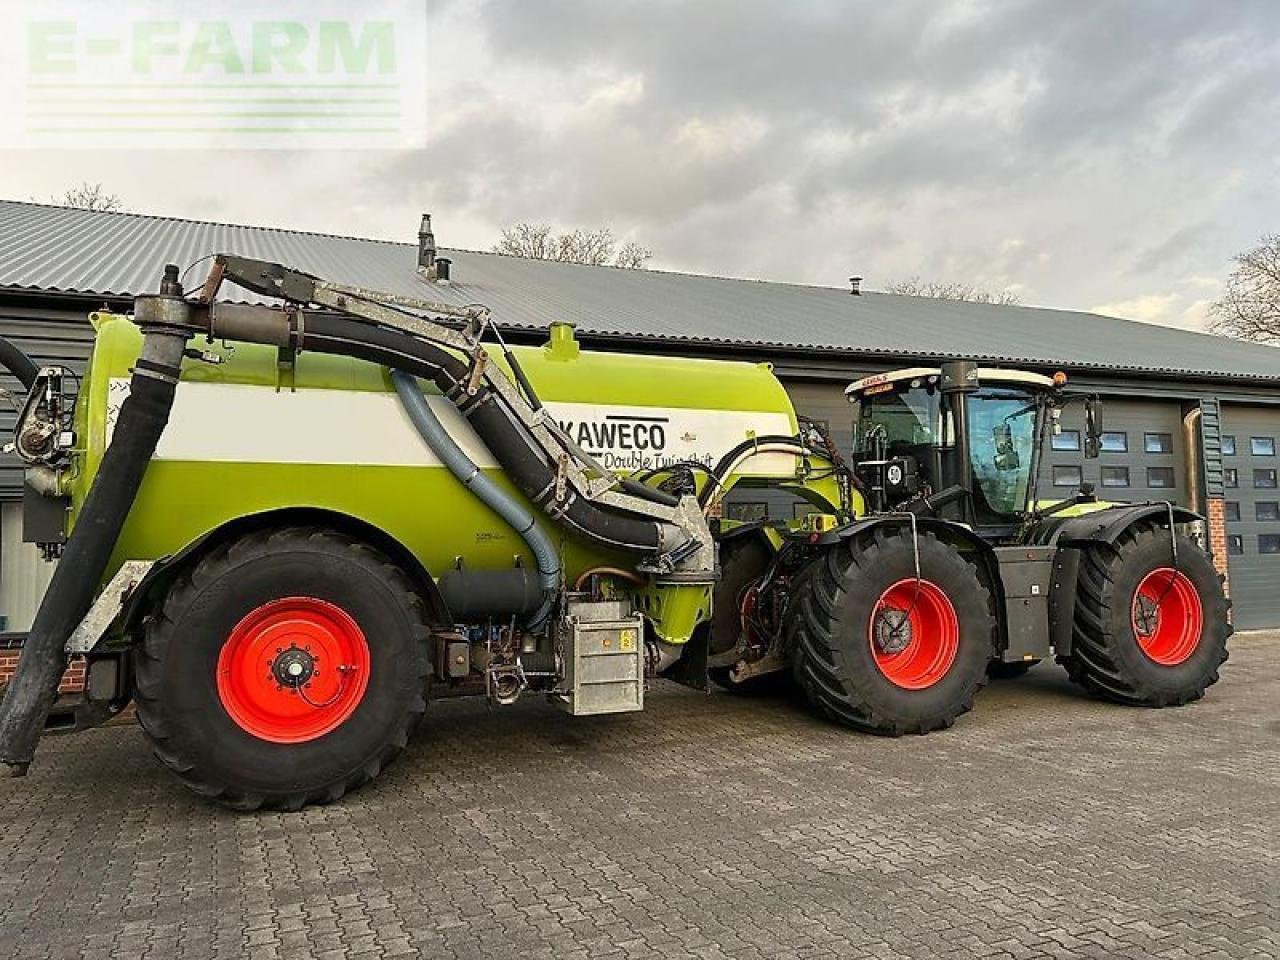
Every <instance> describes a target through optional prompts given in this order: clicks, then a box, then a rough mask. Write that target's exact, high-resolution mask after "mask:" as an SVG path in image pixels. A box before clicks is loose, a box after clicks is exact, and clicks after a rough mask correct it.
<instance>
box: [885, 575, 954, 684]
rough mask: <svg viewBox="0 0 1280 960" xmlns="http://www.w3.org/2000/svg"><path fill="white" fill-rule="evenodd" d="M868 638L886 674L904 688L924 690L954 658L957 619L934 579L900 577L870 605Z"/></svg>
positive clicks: (936, 681)
mask: <svg viewBox="0 0 1280 960" xmlns="http://www.w3.org/2000/svg"><path fill="white" fill-rule="evenodd" d="M867 639H868V642H869V643H870V644H871V653H872V655H873V656H874V657H875V661H876V666H877V667H879V669H880V672H881V673H882V674H884V676H885V679H887V680H888V681H889V682H890V683H892V684H894V685H896V686H899V687H902V688H903V689H905V690H925V689H927V688H929V687H932V686H933V685H934V684H936V683H938V682H939V681H940V680H941V679H942V678H943V677H945V676H946V675H947V672H948V671H949V670H950V669H951V665H952V664H953V663H955V660H956V651H957V650H959V649H960V620H959V618H958V617H957V616H956V608H955V607H954V606H953V605H952V603H951V600H950V599H949V598H948V597H947V595H946V594H945V593H943V592H942V589H941V588H940V587H938V586H937V585H936V584H933V583H930V582H929V581H928V580H920V581H917V580H915V579H914V578H912V579H909V580H899V581H898V582H897V583H895V584H894V585H893V586H891V587H890V588H889V589H888V590H886V591H885V592H884V593H882V594H880V599H879V600H877V601H876V605H875V607H874V608H872V611H871V620H870V622H869V623H868V624H867Z"/></svg>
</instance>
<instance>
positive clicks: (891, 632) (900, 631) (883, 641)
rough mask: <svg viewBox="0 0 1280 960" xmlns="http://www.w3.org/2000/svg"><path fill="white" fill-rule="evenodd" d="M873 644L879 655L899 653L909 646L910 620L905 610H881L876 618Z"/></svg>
mask: <svg viewBox="0 0 1280 960" xmlns="http://www.w3.org/2000/svg"><path fill="white" fill-rule="evenodd" d="M875 643H876V647H877V649H879V651H880V652H881V653H887V654H894V653H901V652H902V651H903V650H905V649H907V647H909V646H911V618H910V616H908V614H907V611H906V610H898V609H881V610H880V614H879V616H877V617H876V625H875Z"/></svg>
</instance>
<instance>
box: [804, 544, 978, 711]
mask: <svg viewBox="0 0 1280 960" xmlns="http://www.w3.org/2000/svg"><path fill="white" fill-rule="evenodd" d="M918 546H919V578H918V579H917V576H916V553H915V550H914V549H913V547H912V538H911V531H910V529H909V528H901V529H898V530H893V531H890V530H886V529H884V528H879V529H875V530H872V531H871V532H869V533H867V534H864V535H863V536H861V537H856V538H854V539H852V540H851V541H848V542H845V543H842V544H840V545H839V546H836V547H833V548H832V549H830V550H829V551H827V552H826V553H824V554H822V555H821V556H819V557H818V558H816V559H814V560H812V561H810V563H809V564H808V566H806V567H805V569H804V570H803V571H802V572H801V573H800V575H799V576H798V577H797V578H796V580H795V581H794V582H793V584H792V594H791V599H790V601H789V602H788V608H787V622H786V639H787V647H788V650H789V652H790V656H791V666H792V672H793V674H794V676H795V678H796V680H797V682H798V683H799V685H800V687H801V688H802V689H803V690H804V691H805V693H806V694H807V695H808V697H809V700H810V701H811V702H812V703H813V704H814V705H815V706H816V707H817V708H818V710H819V711H821V712H822V713H823V714H824V715H826V716H827V717H829V718H830V719H832V720H835V721H837V722H839V723H842V724H845V725H847V726H850V727H855V728H857V729H859V730H865V731H869V732H872V733H879V734H888V735H892V736H897V735H899V734H904V733H927V732H928V731H930V730H938V729H941V728H944V727H949V726H951V725H952V724H953V723H954V722H955V720H956V718H957V717H959V716H960V715H961V714H962V713H965V712H966V711H968V710H969V709H970V708H971V707H972V706H973V699H974V696H975V695H976V694H977V692H978V690H979V689H981V687H982V686H983V685H984V684H985V683H986V680H987V661H988V660H989V659H990V657H991V654H992V649H993V637H994V622H993V620H992V618H991V613H990V610H989V602H988V598H989V593H988V590H987V588H986V586H985V585H984V584H983V583H982V580H981V579H980V578H979V576H978V574H977V572H976V570H975V568H974V567H973V565H971V564H970V563H968V562H967V561H966V560H965V559H964V557H962V556H961V555H960V553H959V552H958V551H956V550H955V549H953V548H952V547H950V546H947V545H946V544H944V543H942V542H940V541H939V540H938V539H937V538H936V537H934V536H933V535H932V534H929V533H922V534H920V536H919V540H918Z"/></svg>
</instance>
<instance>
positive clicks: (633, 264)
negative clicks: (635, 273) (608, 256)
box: [613, 240, 653, 270]
mask: <svg viewBox="0 0 1280 960" xmlns="http://www.w3.org/2000/svg"><path fill="white" fill-rule="evenodd" d="M651 257H653V251H652V250H650V249H649V248H648V247H646V246H645V245H644V244H641V243H636V242H635V241H634V240H629V241H627V242H626V243H624V244H623V245H622V246H620V247H619V248H618V253H617V255H616V256H615V257H614V258H613V263H614V266H618V267H625V268H626V269H628V270H638V269H639V268H641V267H643V266H644V265H645V264H646V263H647V262H648V261H649V260H650V258H651Z"/></svg>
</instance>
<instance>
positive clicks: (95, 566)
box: [0, 328, 187, 776]
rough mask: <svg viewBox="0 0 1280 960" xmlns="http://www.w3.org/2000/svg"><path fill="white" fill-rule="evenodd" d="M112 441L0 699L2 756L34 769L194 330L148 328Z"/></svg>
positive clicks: (17, 770)
mask: <svg viewBox="0 0 1280 960" xmlns="http://www.w3.org/2000/svg"><path fill="white" fill-rule="evenodd" d="M144 333H145V337H144V338H143V341H142V356H141V357H140V358H139V360H138V362H137V365H136V366H135V367H134V371H133V377H132V379H131V380H130V381H129V391H130V392H129V396H128V398H127V399H126V400H125V402H124V406H123V407H122V408H121V410H120V418H119V420H118V421H117V422H116V430H115V435H114V439H113V440H112V442H111V446H109V447H107V452H106V453H105V454H104V455H103V458H102V464H101V465H100V466H99V468H98V474H97V476H96V477H95V478H94V481H93V487H92V488H91V489H90V490H89V496H88V497H87V498H85V502H84V506H83V507H82V508H81V511H80V516H79V518H78V519H77V520H76V525H75V529H74V530H73V531H72V533H71V537H70V539H68V540H67V545H66V549H65V550H64V551H63V554H62V559H61V560H60V561H59V562H58V566H57V569H55V570H54V573H53V579H52V580H50V581H49V588H48V590H46V591H45V595H44V600H43V602H41V604H40V610H39V612H37V613H36V619H35V623H33V624H32V626H31V631H30V632H29V633H28V634H27V640H26V643H25V644H24V645H23V648H22V656H21V658H20V659H19V660H18V668H17V671H16V672H15V673H14V675H13V680H12V682H11V683H10V684H9V688H8V690H7V691H6V692H5V696H4V701H3V703H0V762H2V763H5V764H7V765H8V766H9V767H10V768H11V770H12V772H13V774H14V775H15V776H22V775H23V774H25V773H26V771H27V766H28V765H29V764H30V763H31V759H32V757H33V756H34V755H35V749H36V743H37V742H38V741H39V739H40V734H41V733H43V732H44V723H45V720H46V719H47V718H48V716H49V710H50V708H51V707H52V706H53V701H54V698H55V697H56V696H57V693H58V682H59V680H60V679H61V678H62V672H63V670H65V669H66V665H67V656H66V653H65V652H64V648H65V645H66V641H67V637H69V636H70V635H71V631H72V630H74V629H75V628H76V626H77V625H78V624H79V623H80V621H81V620H82V619H84V616H85V614H86V613H88V612H89V607H90V605H91V604H92V603H93V598H94V595H95V594H96V593H97V591H98V586H99V584H100V582H101V580H102V574H103V571H104V570H106V567H107V560H108V559H109V558H110V556H111V551H112V550H114V549H115V545H116V540H117V539H119V536H120V530H121V528H122V527H123V526H124V522H125V519H126V518H127V517H128V516H129V510H130V508H131V507H132V506H133V501H134V498H135V497H136V496H137V493H138V487H139V486H141V484H142V477H143V474H144V473H145V472H146V469H147V465H148V463H150V461H151V455H152V454H153V453H155V449H156V444H157V443H158V442H159V440H160V434H161V433H162V432H163V431H164V428H165V424H166V423H168V421H169V411H170V409H171V408H172V407H173V393H174V388H175V386H176V385H177V379H178V368H179V366H180V364H181V363H182V351H183V348H184V347H185V346H186V342H187V334H186V333H178V332H175V331H174V330H173V329H172V328H161V329H159V330H157V329H151V330H145V331H144Z"/></svg>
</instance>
